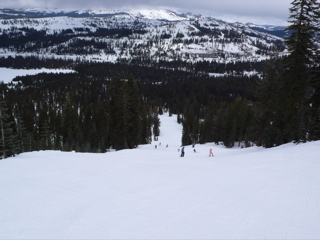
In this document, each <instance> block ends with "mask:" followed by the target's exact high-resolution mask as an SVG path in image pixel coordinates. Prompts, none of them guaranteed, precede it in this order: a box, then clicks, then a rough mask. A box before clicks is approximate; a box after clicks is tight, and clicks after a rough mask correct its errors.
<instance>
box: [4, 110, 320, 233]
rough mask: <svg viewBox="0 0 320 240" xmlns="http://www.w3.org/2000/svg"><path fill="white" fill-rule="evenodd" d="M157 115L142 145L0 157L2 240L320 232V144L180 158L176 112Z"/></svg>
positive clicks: (217, 150) (201, 151)
mask: <svg viewBox="0 0 320 240" xmlns="http://www.w3.org/2000/svg"><path fill="white" fill-rule="evenodd" d="M160 120H161V136H160V137H159V141H157V142H153V143H152V144H150V145H144V146H140V147H139V148H137V149H135V150H123V151H118V152H110V153H105V154H92V153H74V152H59V151H41V152H31V153H24V154H21V155H18V156H16V157H13V158H8V159H4V160H2V161H0V189H1V191H0V239H320V191H319V184H320V141H315V142H309V143H305V144H298V145H295V144H286V145H283V146H280V147H276V148H272V149H263V148H259V147H252V148H247V149H240V148H234V149H226V148H224V147H223V146H217V145H214V144H205V145H196V146H195V149H196V150H197V152H196V153H195V152H193V148H192V146H186V154H185V157H184V158H182V157H180V153H179V152H178V149H179V148H180V142H181V126H180V125H178V124H177V122H176V116H173V117H169V116H168V115H167V114H165V115H163V116H161V118H160ZM160 142H161V146H159V145H160V144H159V143H160ZM156 144H157V145H158V146H157V149H155V145H156ZM167 144H168V147H166V145H167ZM210 148H212V149H213V153H214V157H209V156H208V155H209V149H210Z"/></svg>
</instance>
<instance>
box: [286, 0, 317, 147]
mask: <svg viewBox="0 0 320 240" xmlns="http://www.w3.org/2000/svg"><path fill="white" fill-rule="evenodd" d="M290 13H291V15H290V19H291V20H289V23H290V24H291V25H290V26H289V27H288V28H287V31H288V33H289V34H290V35H289V37H288V38H287V40H286V44H287V47H288V50H289V52H290V54H289V56H288V57H287V58H286V60H285V67H286V69H285V72H284V74H283V76H282V85H281V87H282V89H281V91H282V96H283V98H282V102H283V104H284V105H283V112H284V115H285V122H286V123H285V129H284V132H283V133H284V138H285V141H292V140H294V141H297V142H298V141H300V140H301V139H304V138H305V136H306V128H305V127H304V126H305V125H306V124H305V121H306V120H305V114H306V105H305V104H306V102H307V100H308V94H307V93H308V82H309V80H310V72H309V68H310V67H311V66H312V65H313V64H315V62H316V58H315V49H316V46H315V41H314V37H315V36H316V32H317V31H318V30H319V29H318V28H317V26H316V24H318V21H319V4H318V3H317V1H316V0H294V1H293V2H292V7H291V8H290Z"/></svg>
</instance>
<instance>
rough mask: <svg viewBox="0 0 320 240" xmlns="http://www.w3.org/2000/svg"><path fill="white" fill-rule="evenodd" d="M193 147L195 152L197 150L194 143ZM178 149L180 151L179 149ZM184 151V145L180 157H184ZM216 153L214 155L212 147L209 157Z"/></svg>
mask: <svg viewBox="0 0 320 240" xmlns="http://www.w3.org/2000/svg"><path fill="white" fill-rule="evenodd" d="M192 147H193V152H197V151H196V149H195V148H194V145H192ZM178 151H179V149H178ZM184 153H185V150H184V147H182V148H181V155H180V157H184ZM213 156H214V155H213V152H212V148H210V150H209V157H213Z"/></svg>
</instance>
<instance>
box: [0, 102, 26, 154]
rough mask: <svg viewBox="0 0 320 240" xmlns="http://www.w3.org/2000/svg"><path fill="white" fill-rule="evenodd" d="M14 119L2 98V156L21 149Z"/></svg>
mask: <svg viewBox="0 0 320 240" xmlns="http://www.w3.org/2000/svg"><path fill="white" fill-rule="evenodd" d="M15 129H16V126H15V122H14V119H13V117H12V116H11V115H9V114H8V108H7V107H6V103H5V101H4V100H0V132H1V139H0V153H1V154H2V156H1V158H6V157H10V156H13V155H15V154H16V153H19V152H20V151H19V150H21V149H20V146H19V141H18V138H17V134H16V130H15Z"/></svg>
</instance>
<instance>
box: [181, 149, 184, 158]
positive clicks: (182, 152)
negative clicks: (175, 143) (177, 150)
mask: <svg viewBox="0 0 320 240" xmlns="http://www.w3.org/2000/svg"><path fill="white" fill-rule="evenodd" d="M181 157H184V147H182V148H181Z"/></svg>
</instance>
